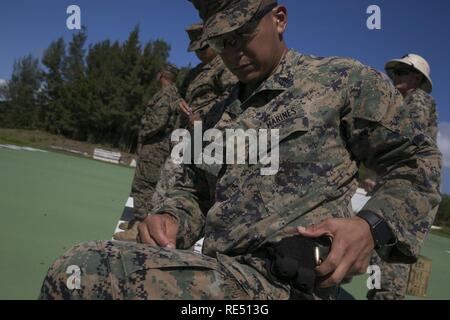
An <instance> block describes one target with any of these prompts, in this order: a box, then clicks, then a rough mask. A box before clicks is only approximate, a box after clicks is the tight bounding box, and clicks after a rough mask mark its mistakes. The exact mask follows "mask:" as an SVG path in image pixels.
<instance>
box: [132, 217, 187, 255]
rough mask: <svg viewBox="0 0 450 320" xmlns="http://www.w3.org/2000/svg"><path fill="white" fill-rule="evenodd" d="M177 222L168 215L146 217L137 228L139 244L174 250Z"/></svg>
mask: <svg viewBox="0 0 450 320" xmlns="http://www.w3.org/2000/svg"><path fill="white" fill-rule="evenodd" d="M179 228H180V226H179V224H178V222H177V221H176V220H175V219H174V218H173V217H172V216H171V215H169V214H158V215H152V216H148V217H147V218H146V219H145V220H144V221H143V222H142V223H141V224H140V225H139V227H138V231H139V234H138V239H137V241H138V242H139V243H144V244H148V245H150V246H157V247H162V248H167V249H176V243H177V234H178V229H179Z"/></svg>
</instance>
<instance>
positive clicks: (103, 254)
mask: <svg viewBox="0 0 450 320" xmlns="http://www.w3.org/2000/svg"><path fill="white" fill-rule="evenodd" d="M226 263H227V264H230V261H229V260H227V261H226ZM73 265H75V266H79V267H80V268H81V271H82V273H81V277H80V280H81V289H80V290H69V289H68V287H67V281H68V280H69V275H68V274H67V273H66V271H67V267H68V266H73ZM251 272H253V273H256V272H255V271H254V270H250V273H251ZM261 281H262V282H261V283H255V284H256V286H254V287H252V286H249V285H247V286H243V285H242V284H241V283H240V282H239V281H238V279H237V278H236V277H235V276H234V275H233V273H232V272H231V271H229V270H228V268H226V267H225V266H224V264H223V262H221V261H220V260H216V259H212V258H209V257H205V256H201V255H198V254H195V253H193V252H191V251H167V250H164V249H161V248H155V247H148V246H145V245H138V244H127V243H118V242H91V243H86V244H82V245H78V246H75V247H74V248H72V249H71V250H70V251H68V252H67V253H66V254H65V255H64V256H63V257H61V258H60V259H59V260H58V261H57V262H56V263H55V264H54V265H53V266H52V267H51V269H50V270H49V275H48V276H47V277H46V279H45V281H44V285H43V287H42V290H41V294H40V297H39V298H40V299H42V300H55V299H66V300H81V299H89V300H178V299H179V300H223V299H226V300H243V299H245V300H247V299H250V298H255V299H281V298H285V296H286V292H285V291H280V290H279V289H278V288H275V289H274V286H273V285H272V284H270V283H269V282H268V281H267V280H265V279H263V278H262V279H261ZM258 290H261V292H258ZM272 291H273V292H275V293H276V294H274V295H272V296H267V295H266V293H267V292H272ZM278 292H282V293H283V294H282V295H277V293H278Z"/></svg>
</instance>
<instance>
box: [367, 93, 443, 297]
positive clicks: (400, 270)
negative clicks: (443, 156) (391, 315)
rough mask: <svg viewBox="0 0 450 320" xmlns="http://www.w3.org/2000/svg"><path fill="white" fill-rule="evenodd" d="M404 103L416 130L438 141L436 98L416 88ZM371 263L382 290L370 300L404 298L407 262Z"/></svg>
mask: <svg viewBox="0 0 450 320" xmlns="http://www.w3.org/2000/svg"><path fill="white" fill-rule="evenodd" d="M404 105H405V107H406V109H407V110H408V111H409V112H410V116H411V118H412V120H413V122H414V124H415V125H416V126H417V127H416V130H418V131H421V132H424V133H425V134H426V135H427V136H428V137H430V138H431V139H433V140H434V141H437V132H438V121H437V119H438V116H437V112H436V103H435V101H434V99H433V98H432V97H431V96H430V95H429V94H427V93H426V92H425V91H423V90H422V89H415V90H413V91H411V92H410V93H408V95H407V96H406V97H405V100H404ZM436 214H437V208H435V209H433V210H432V211H430V218H431V219H433V221H434V218H435V217H436ZM371 265H378V266H379V267H380V269H381V290H370V291H369V293H368V295H367V298H368V299H369V300H402V299H405V297H406V293H407V289H408V278H409V273H410V270H411V267H410V265H407V264H389V263H386V262H384V261H383V260H382V259H381V258H380V257H379V256H377V255H374V257H373V258H372V260H371Z"/></svg>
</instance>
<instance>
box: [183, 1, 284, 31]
mask: <svg viewBox="0 0 450 320" xmlns="http://www.w3.org/2000/svg"><path fill="white" fill-rule="evenodd" d="M192 3H193V4H194V6H195V7H196V8H197V10H198V11H199V13H200V16H201V17H202V19H204V20H205V21H206V22H205V27H204V31H203V32H204V35H203V38H204V39H211V38H214V37H217V36H220V35H223V34H226V33H229V32H232V31H235V30H237V29H239V28H241V27H242V26H244V25H245V24H246V23H247V22H249V21H250V20H251V19H252V18H253V16H255V14H256V13H257V12H258V11H259V9H260V7H261V5H262V3H263V0H192ZM264 3H265V4H267V5H270V4H276V3H277V1H276V0H266V1H264Z"/></svg>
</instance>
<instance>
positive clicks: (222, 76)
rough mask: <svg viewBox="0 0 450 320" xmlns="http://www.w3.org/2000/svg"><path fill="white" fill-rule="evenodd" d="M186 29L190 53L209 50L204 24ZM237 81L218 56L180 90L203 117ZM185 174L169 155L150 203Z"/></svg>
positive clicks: (156, 202) (194, 72) (200, 67)
mask: <svg viewBox="0 0 450 320" xmlns="http://www.w3.org/2000/svg"><path fill="white" fill-rule="evenodd" d="M186 31H187V33H188V35H189V38H190V40H191V43H190V46H189V48H188V52H193V51H195V52H198V51H202V50H207V48H208V47H209V46H208V44H207V43H206V42H205V41H203V39H202V35H203V24H202V23H197V24H194V25H192V26H190V27H189V28H188V29H187V30H186ZM237 82H238V80H237V78H236V77H235V76H234V75H233V74H232V73H231V72H230V71H229V70H228V69H227V68H226V67H225V65H224V63H223V61H222V59H221V58H220V56H219V55H217V56H216V57H215V58H213V60H212V61H210V62H208V63H205V62H201V63H200V64H199V65H198V66H196V67H195V68H193V69H192V70H191V71H190V72H189V73H188V75H187V76H186V79H185V80H184V82H183V85H182V87H181V89H180V93H181V95H182V96H183V97H185V100H186V102H187V103H188V105H189V106H190V107H191V109H192V112H193V114H194V115H197V116H198V119H200V120H202V119H204V117H205V115H206V114H207V113H208V112H209V111H210V110H211V108H212V107H213V106H214V105H215V104H216V103H218V102H220V101H223V100H225V98H226V97H227V96H228V95H229V94H230V90H231V88H232V87H233V86H234V85H235V84H236V83H237ZM182 174H183V168H182V167H181V165H176V164H174V163H173V161H172V159H171V158H170V157H169V158H168V159H167V160H166V162H165V163H164V166H163V167H162V168H161V173H160V179H159V181H158V184H157V186H156V191H155V193H154V194H153V197H152V200H151V202H152V203H153V204H154V205H156V206H160V204H162V202H163V201H164V199H165V196H166V193H167V191H168V190H170V189H171V188H172V186H173V185H174V184H175V181H176V180H177V179H178V178H179V177H181V176H182Z"/></svg>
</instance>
